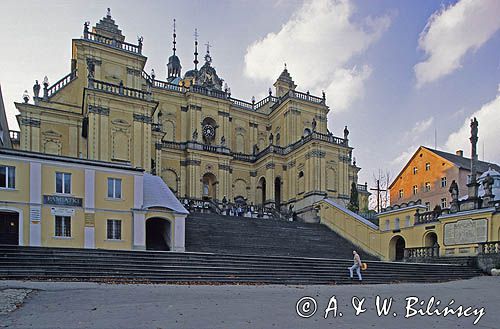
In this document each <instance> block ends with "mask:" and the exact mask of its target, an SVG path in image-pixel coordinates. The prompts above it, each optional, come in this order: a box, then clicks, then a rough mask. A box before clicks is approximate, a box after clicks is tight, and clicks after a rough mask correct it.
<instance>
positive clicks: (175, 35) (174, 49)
mask: <svg viewBox="0 0 500 329" xmlns="http://www.w3.org/2000/svg"><path fill="white" fill-rule="evenodd" d="M176 37H177V34H175V18H174V41H173V44H174V47H173V48H172V50H173V51H174V56H175V51H176V50H177V49H176V48H175V44H176V43H177V42H175V38H176Z"/></svg>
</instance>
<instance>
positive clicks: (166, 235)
mask: <svg viewBox="0 0 500 329" xmlns="http://www.w3.org/2000/svg"><path fill="white" fill-rule="evenodd" d="M171 236H172V230H171V225H170V222H169V221H168V220H166V219H163V218H149V219H148V220H146V250H163V251H168V250H170V249H171V248H170V247H171V242H170V241H171Z"/></svg>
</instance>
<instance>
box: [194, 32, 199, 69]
mask: <svg viewBox="0 0 500 329" xmlns="http://www.w3.org/2000/svg"><path fill="white" fill-rule="evenodd" d="M193 63H194V69H195V70H198V63H199V62H198V29H194V61H193Z"/></svg>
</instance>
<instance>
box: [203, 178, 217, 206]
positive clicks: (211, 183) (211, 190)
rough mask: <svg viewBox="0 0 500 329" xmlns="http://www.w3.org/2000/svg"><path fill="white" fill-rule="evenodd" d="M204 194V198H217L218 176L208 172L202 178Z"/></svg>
mask: <svg viewBox="0 0 500 329" xmlns="http://www.w3.org/2000/svg"><path fill="white" fill-rule="evenodd" d="M201 182H202V196H203V198H208V199H213V200H215V199H216V197H217V193H216V184H217V178H216V177H215V175H214V174H212V173H206V174H205V175H203V177H202V179H201Z"/></svg>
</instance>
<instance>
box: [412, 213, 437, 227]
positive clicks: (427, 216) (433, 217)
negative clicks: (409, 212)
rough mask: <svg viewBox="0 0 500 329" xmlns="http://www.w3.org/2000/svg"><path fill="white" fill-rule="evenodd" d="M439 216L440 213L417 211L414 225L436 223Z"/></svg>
mask: <svg viewBox="0 0 500 329" xmlns="http://www.w3.org/2000/svg"><path fill="white" fill-rule="evenodd" d="M439 215H440V213H439V212H436V211H434V210H431V211H426V212H423V213H420V212H419V211H418V209H417V212H416V213H415V225H418V224H427V223H434V222H438V221H439V219H438V218H439Z"/></svg>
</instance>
